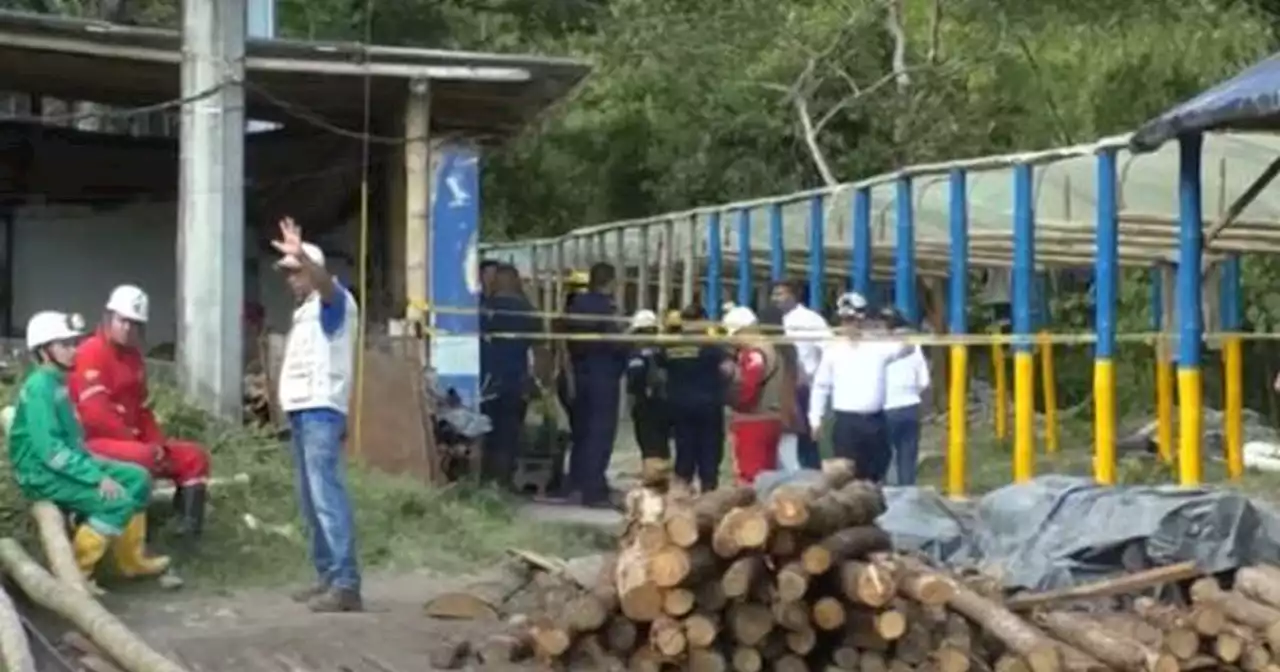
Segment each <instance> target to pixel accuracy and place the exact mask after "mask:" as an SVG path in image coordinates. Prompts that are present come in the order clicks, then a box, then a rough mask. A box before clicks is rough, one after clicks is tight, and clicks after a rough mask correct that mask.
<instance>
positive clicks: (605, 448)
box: [565, 263, 631, 508]
mask: <svg viewBox="0 0 1280 672" xmlns="http://www.w3.org/2000/svg"><path fill="white" fill-rule="evenodd" d="M588 275H589V279H588V285H587V291H586V292H584V293H582V294H578V295H577V296H575V297H574V299H573V301H572V302H570V304H569V306H568V310H567V313H568V314H567V315H566V318H567V319H566V325H565V326H566V328H567V331H568V332H569V333H570V334H571V335H576V336H579V337H580V338H579V339H574V340H570V341H569V342H568V344H567V345H568V351H569V368H570V369H571V371H572V373H571V375H570V377H569V379H570V381H571V382H572V396H573V401H572V406H573V411H572V413H570V416H569V417H570V422H571V423H572V425H573V429H572V432H573V440H572V442H573V447H572V452H571V453H570V454H569V482H568V490H569V492H568V493H566V494H568V495H569V499H570V500H572V501H574V503H580V504H582V505H584V506H591V507H606V508H608V507H612V506H613V504H612V501H611V499H610V492H609V481H608V478H607V475H606V474H607V472H608V469H609V461H610V460H611V459H612V457H613V442H614V439H615V438H616V436H617V432H618V409H619V405H620V403H621V401H622V400H621V399H620V398H619V395H620V393H621V391H622V388H621V386H620V385H619V384H618V383H619V380H620V379H621V378H622V374H623V371H624V370H625V369H626V367H627V359H628V355H629V354H630V350H631V348H630V346H629V344H627V343H625V342H622V341H619V340H615V339H611V338H610V337H611V336H616V335H617V334H618V333H619V329H618V322H617V319H616V316H617V314H618V308H617V305H616V304H615V302H614V300H613V289H614V283H616V282H617V271H616V270H615V269H614V267H613V266H611V265H610V264H606V263H597V264H594V265H592V266H591V270H590V271H589V272H588ZM595 335H600V336H603V337H604V338H602V339H599V340H592V339H591V338H590V337H591V336H595ZM581 337H586V338H581Z"/></svg>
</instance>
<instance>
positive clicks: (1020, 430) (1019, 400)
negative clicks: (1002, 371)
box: [1013, 350, 1036, 483]
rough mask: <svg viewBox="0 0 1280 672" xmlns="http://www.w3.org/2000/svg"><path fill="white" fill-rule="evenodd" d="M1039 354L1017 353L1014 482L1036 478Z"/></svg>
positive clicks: (1014, 358)
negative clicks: (1036, 403)
mask: <svg viewBox="0 0 1280 672" xmlns="http://www.w3.org/2000/svg"><path fill="white" fill-rule="evenodd" d="M1035 370H1036V360H1035V353H1032V352H1027V351H1025V350H1022V351H1017V352H1014V353H1013V394H1014V399H1013V481H1014V482H1015V483H1024V482H1026V481H1029V480H1031V477H1032V476H1034V475H1035V451H1036V407H1035V400H1036V392H1035V391H1036V387H1035V384H1036V382H1035Z"/></svg>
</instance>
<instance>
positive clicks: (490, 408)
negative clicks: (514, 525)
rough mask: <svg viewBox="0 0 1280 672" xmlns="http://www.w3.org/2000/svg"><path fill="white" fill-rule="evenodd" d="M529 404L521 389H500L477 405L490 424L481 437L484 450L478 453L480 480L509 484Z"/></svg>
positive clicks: (518, 452)
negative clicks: (495, 394) (486, 431)
mask: <svg viewBox="0 0 1280 672" xmlns="http://www.w3.org/2000/svg"><path fill="white" fill-rule="evenodd" d="M528 406H529V404H528V402H527V401H525V398H524V393H523V391H519V390H509V391H501V392H499V393H498V394H497V396H495V397H494V398H492V399H489V400H488V401H485V402H483V403H481V404H480V412H481V413H484V414H485V415H487V416H488V417H489V422H490V423H492V425H493V428H492V429H490V430H489V433H488V434H487V435H486V436H485V438H484V450H483V451H482V452H481V454H480V478H481V480H483V481H485V482H487V483H497V484H498V485H501V486H504V487H505V486H507V485H509V484H510V483H511V475H512V473H514V471H515V465H516V456H518V455H519V454H520V441H521V439H522V437H523V435H524V416H525V412H526V411H527V410H528Z"/></svg>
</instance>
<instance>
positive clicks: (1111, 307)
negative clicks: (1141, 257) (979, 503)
mask: <svg viewBox="0 0 1280 672" xmlns="http://www.w3.org/2000/svg"><path fill="white" fill-rule="evenodd" d="M1097 176H1098V186H1097V195H1098V199H1097V204H1096V210H1095V214H1094V217H1095V219H1096V220H1097V231H1098V233H1097V240H1098V256H1097V264H1096V265H1095V267H1094V287H1095V291H1096V294H1097V296H1096V297H1095V303H1094V310H1095V320H1094V322H1095V326H1096V327H1097V330H1098V342H1097V344H1096V345H1094V350H1093V404H1094V433H1093V444H1094V456H1093V477H1094V478H1095V479H1096V480H1097V481H1098V482H1099V483H1102V484H1104V485H1115V482H1116V396H1115V395H1116V370H1115V364H1114V362H1113V361H1112V359H1113V358H1114V357H1115V349H1116V296H1117V287H1118V282H1117V279H1118V277H1119V273H1120V264H1119V257H1120V222H1119V212H1118V211H1119V208H1118V203H1117V201H1116V150H1114V149H1109V148H1108V149H1102V150H1100V151H1099V152H1098V164H1097Z"/></svg>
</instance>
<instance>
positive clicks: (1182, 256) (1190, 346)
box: [1178, 133, 1204, 486]
mask: <svg viewBox="0 0 1280 672" xmlns="http://www.w3.org/2000/svg"><path fill="white" fill-rule="evenodd" d="M1203 142H1204V138H1203V136H1201V135H1200V134H1198V133H1195V134H1189V135H1184V136H1182V137H1181V138H1179V143H1178V206H1179V207H1178V223H1179V233H1178V415H1179V425H1178V427H1179V436H1178V480H1179V482H1180V483H1181V484H1182V485H1189V486H1195V485H1199V484H1200V479H1201V462H1200V459H1201V455H1200V428H1201V420H1202V418H1201V411H1202V405H1203V403H1204V400H1203V388H1202V386H1201V372H1200V337H1201V334H1202V333H1203V332H1204V317H1203V316H1202V315H1201V313H1200V292H1201V289H1202V285H1203V280H1204V279H1203V277H1202V274H1201V269H1200V255H1201V248H1202V246H1203V244H1204V231H1203V228H1202V227H1203V226H1204V223H1203V214H1202V211H1201V207H1202V206H1201V201H1200V197H1201V194H1200V159H1201V157H1200V150H1201V147H1202V144H1203Z"/></svg>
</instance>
